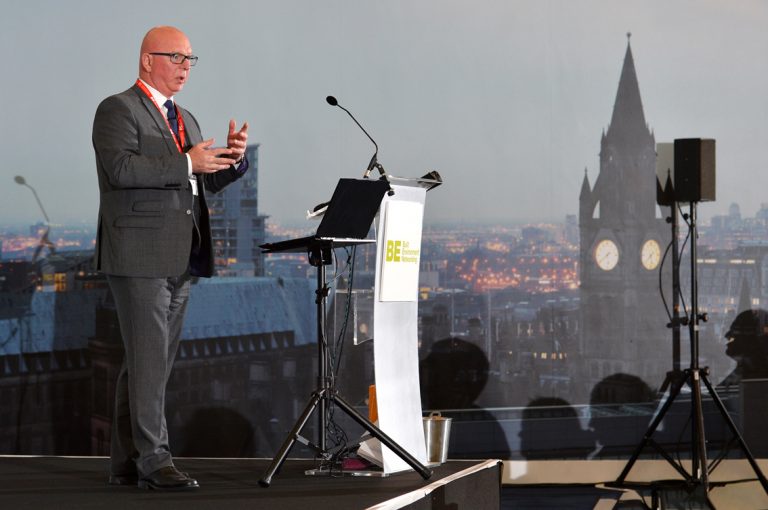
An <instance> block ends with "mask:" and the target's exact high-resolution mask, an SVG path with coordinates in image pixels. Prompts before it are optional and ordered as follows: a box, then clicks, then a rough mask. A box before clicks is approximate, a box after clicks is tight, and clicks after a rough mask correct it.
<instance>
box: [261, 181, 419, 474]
mask: <svg viewBox="0 0 768 510" xmlns="http://www.w3.org/2000/svg"><path fill="white" fill-rule="evenodd" d="M387 192H391V189H390V187H389V183H388V182H387V181H383V180H378V181H374V180H367V179H340V180H339V182H338V184H337V185H336V189H335V190H334V192H333V196H332V197H331V201H330V202H329V203H328V208H327V210H326V211H325V213H324V214H323V219H322V221H321V222H320V225H319V226H318V228H317V232H316V233H315V235H313V236H308V237H302V238H298V239H290V240H287V241H281V242H277V243H268V244H263V245H261V248H262V250H263V252H264V253H279V252H303V251H306V252H307V255H308V257H309V264H310V265H311V266H314V267H317V290H316V291H315V304H316V305H317V349H318V355H317V363H318V381H317V387H316V389H315V391H313V392H312V396H311V397H310V399H309V403H308V404H307V407H306V408H305V409H304V412H302V413H301V415H300V416H299V418H298V420H297V421H296V423H295V425H294V426H293V428H292V429H291V431H290V432H289V434H288V437H286V438H285V441H284V442H283V445H282V446H281V447H280V450H279V451H278V452H277V454H276V455H275V457H274V458H273V459H272V463H271V464H270V466H269V468H268V469H267V471H266V472H265V473H264V476H263V477H262V478H261V479H260V480H259V485H261V486H262V487H269V485H270V483H271V482H272V477H273V476H274V475H275V473H276V472H277V471H278V470H279V469H280V466H282V464H283V462H285V459H286V457H287V456H288V453H289V451H290V450H291V448H293V445H294V444H295V443H296V441H300V442H302V443H304V444H311V443H309V441H307V440H306V439H305V438H303V437H302V436H301V435H300V434H301V431H302V430H303V429H304V427H305V426H306V424H307V422H308V421H309V418H310V416H311V415H312V413H313V412H314V411H315V409H318V444H317V445H313V446H314V447H315V449H316V450H317V452H318V454H319V455H321V456H327V455H328V450H327V446H326V419H327V412H328V409H329V405H330V404H331V403H334V404H336V405H337V406H338V407H339V408H340V409H341V410H342V411H344V412H345V413H346V414H347V415H348V416H349V417H350V418H352V419H353V420H354V421H356V422H357V423H358V424H359V425H360V426H362V427H363V428H364V429H365V430H367V431H368V432H369V433H370V434H371V435H372V436H373V437H375V438H376V439H378V440H379V441H381V443H382V444H383V445H385V446H387V447H388V448H389V449H390V450H392V451H393V452H395V454H396V455H397V456H398V457H400V458H401V459H403V461H405V462H406V463H407V464H408V465H409V466H411V467H412V468H413V469H414V470H415V471H416V472H418V473H419V475H421V477H422V478H424V479H425V480H426V479H429V477H430V476H432V471H431V470H430V469H428V468H427V467H425V466H424V465H423V464H421V463H420V462H419V461H418V460H417V459H416V458H414V457H413V456H412V455H411V454H410V453H408V452H407V451H405V450H404V449H403V448H402V447H401V446H400V445H398V444H397V443H396V442H395V441H394V440H393V439H392V438H390V437H389V436H387V435H386V434H385V433H384V432H382V431H381V429H379V428H378V427H376V426H375V425H374V424H373V423H371V422H370V420H368V419H367V418H365V417H364V416H362V415H361V414H360V413H358V412H357V411H356V410H355V409H354V408H353V407H352V406H351V405H350V404H348V403H347V402H346V401H345V400H344V399H343V398H342V397H341V396H340V395H339V394H338V392H337V391H336V388H335V387H334V382H333V379H332V378H330V377H328V370H329V359H328V346H327V343H326V338H325V311H326V298H327V297H328V291H329V288H328V286H327V285H326V283H325V266H327V265H330V264H331V262H332V256H331V252H332V250H333V249H334V248H341V247H344V246H354V245H358V244H371V243H375V239H367V236H368V231H369V230H370V228H371V223H372V222H373V219H374V217H375V216H376V213H377V211H378V209H379V205H380V204H381V200H382V198H383V197H384V194H385V193H387Z"/></svg>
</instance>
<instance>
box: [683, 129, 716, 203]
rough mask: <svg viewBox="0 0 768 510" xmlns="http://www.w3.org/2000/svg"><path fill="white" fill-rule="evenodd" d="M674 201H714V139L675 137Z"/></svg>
mask: <svg viewBox="0 0 768 510" xmlns="http://www.w3.org/2000/svg"><path fill="white" fill-rule="evenodd" d="M674 178H675V200H676V201H677V202H705V201H713V200H715V141H714V140H712V139H706V138H678V139H676V140H675V175H674Z"/></svg>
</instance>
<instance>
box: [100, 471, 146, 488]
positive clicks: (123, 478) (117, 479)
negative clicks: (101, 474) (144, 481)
mask: <svg viewBox="0 0 768 510" xmlns="http://www.w3.org/2000/svg"><path fill="white" fill-rule="evenodd" d="M137 483H139V475H138V474H136V473H128V474H122V475H109V481H108V482H107V484H108V485H122V486H125V485H132V486H134V487H135V486H136V484H137Z"/></svg>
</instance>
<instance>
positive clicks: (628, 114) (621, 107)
mask: <svg viewBox="0 0 768 510" xmlns="http://www.w3.org/2000/svg"><path fill="white" fill-rule="evenodd" d="M631 38H632V32H627V51H626V53H625V54H624V65H623V67H622V69H621V78H619V88H618V91H617V92H616V101H615V102H614V105H613V115H612V117H611V125H610V127H609V128H608V136H610V135H611V134H615V133H616V132H617V131H618V132H620V133H622V134H626V135H628V136H649V131H648V126H647V125H646V123H645V114H644V113H643V102H642V100H641V99H640V86H639V85H638V83H637V72H636V71H635V59H634V57H633V55H632V46H631V44H630V39H631Z"/></svg>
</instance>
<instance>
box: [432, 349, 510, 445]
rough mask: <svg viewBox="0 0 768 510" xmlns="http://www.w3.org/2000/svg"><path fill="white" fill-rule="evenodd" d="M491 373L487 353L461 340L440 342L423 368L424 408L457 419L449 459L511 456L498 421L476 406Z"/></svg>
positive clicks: (453, 426)
mask: <svg viewBox="0 0 768 510" xmlns="http://www.w3.org/2000/svg"><path fill="white" fill-rule="evenodd" d="M488 371H489V363H488V358H487V357H486V356H485V353H484V352H483V350H482V349H481V348H480V347H479V346H477V345H475V344H473V343H471V342H467V341H466V340H462V339H460V338H445V339H442V340H438V341H437V342H435V343H434V344H432V348H431V349H430V351H429V354H428V355H427V356H426V357H425V358H424V359H423V360H422V361H421V363H420V365H419V377H420V380H421V403H422V408H423V409H424V411H425V412H427V411H440V412H441V413H442V414H443V415H444V416H449V417H451V418H453V423H452V425H451V440H450V443H449V446H448V456H449V458H478V457H493V458H501V459H506V458H509V456H510V450H509V444H508V442H507V438H506V435H505V433H504V430H503V429H502V427H501V426H500V425H499V422H498V421H497V419H496V417H495V416H494V415H493V414H491V413H490V412H488V411H486V410H485V409H482V408H480V407H478V406H477V405H476V404H475V402H476V401H477V398H478V397H479V396H480V394H481V393H482V391H483V388H485V385H486V384H487V382H488ZM452 411H453V412H452Z"/></svg>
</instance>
